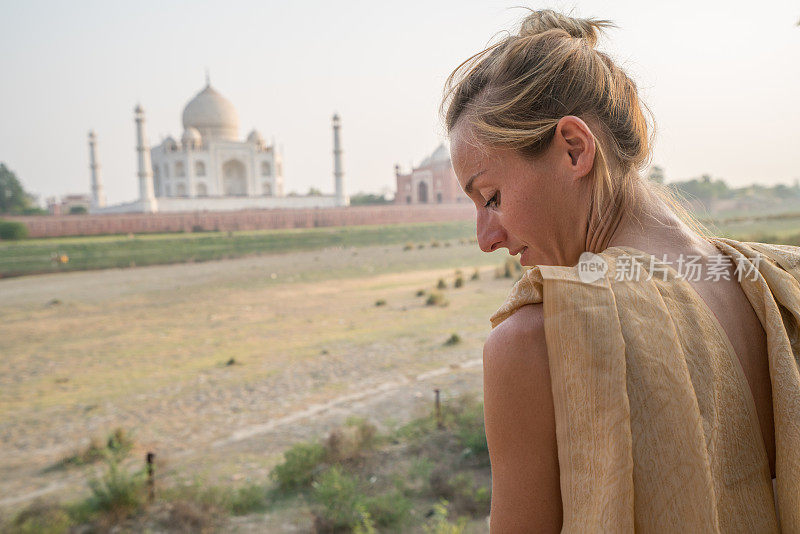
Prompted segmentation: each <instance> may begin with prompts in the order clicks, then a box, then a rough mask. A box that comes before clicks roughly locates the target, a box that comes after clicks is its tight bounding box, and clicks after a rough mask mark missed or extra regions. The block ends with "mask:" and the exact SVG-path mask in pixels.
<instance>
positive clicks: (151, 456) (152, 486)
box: [146, 452, 156, 503]
mask: <svg viewBox="0 0 800 534" xmlns="http://www.w3.org/2000/svg"><path fill="white" fill-rule="evenodd" d="M155 457H156V455H155V453H152V452H148V453H147V459H146V462H147V499H148V500H149V501H150V502H151V503H152V502H153V501H154V500H155V498H156V480H155V474H154V472H153V460H155Z"/></svg>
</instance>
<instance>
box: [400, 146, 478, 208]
mask: <svg viewBox="0 0 800 534" xmlns="http://www.w3.org/2000/svg"><path fill="white" fill-rule="evenodd" d="M394 169H395V177H396V178H397V193H396V194H395V197H394V202H395V204H454V203H466V202H469V199H468V198H467V197H466V195H464V192H463V191H461V186H459V185H458V180H457V179H456V173H455V172H454V171H453V165H452V164H451V163H450V151H449V150H448V149H447V147H446V146H445V145H444V144H441V145H439V147H438V148H437V149H436V150H434V151H433V154H431V155H430V156H428V157H427V158H425V159H424V160H422V162H421V163H420V164H419V166H418V167H415V168H413V169H411V172H410V173H408V174H402V173H401V172H400V166H399V165H396V166H395V168H394Z"/></svg>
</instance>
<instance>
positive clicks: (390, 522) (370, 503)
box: [364, 491, 411, 528]
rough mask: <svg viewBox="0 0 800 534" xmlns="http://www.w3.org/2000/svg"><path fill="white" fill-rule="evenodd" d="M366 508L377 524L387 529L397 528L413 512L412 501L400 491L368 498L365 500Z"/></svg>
mask: <svg viewBox="0 0 800 534" xmlns="http://www.w3.org/2000/svg"><path fill="white" fill-rule="evenodd" d="M364 506H365V508H366V509H367V513H368V514H369V517H370V518H371V519H372V520H373V521H374V522H375V524H377V525H378V526H379V527H384V528H386V527H393V526H397V525H399V524H401V523H402V522H403V521H404V520H405V519H406V517H407V516H408V512H409V510H411V501H410V500H408V498H407V497H405V496H404V495H403V494H402V493H401V492H400V491H392V492H389V493H384V494H382V495H377V496H375V497H367V498H366V499H364Z"/></svg>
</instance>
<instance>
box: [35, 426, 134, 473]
mask: <svg viewBox="0 0 800 534" xmlns="http://www.w3.org/2000/svg"><path fill="white" fill-rule="evenodd" d="M133 445H134V441H133V437H132V436H131V435H130V434H129V433H128V432H127V431H126V430H125V429H124V428H121V427H118V428H115V429H114V431H113V432H111V434H109V435H108V437H107V438H106V440H105V441H104V442H103V441H101V440H100V439H98V438H96V437H95V438H92V439H91V441H90V442H89V445H88V446H87V447H86V448H85V449H84V450H82V451H80V452H77V453H75V454H73V455H71V456H67V457H66V458H64V459H63V460H61V461H60V462H58V463H57V464H55V465H54V466H53V467H52V468H49V469H59V468H65V467H80V466H83V465H87V464H91V463H95V462H97V461H99V460H104V459H106V460H115V461H120V460H122V459H123V458H125V457H126V456H127V455H128V454H129V453H130V451H131V449H132V448H133Z"/></svg>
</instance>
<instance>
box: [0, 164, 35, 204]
mask: <svg viewBox="0 0 800 534" xmlns="http://www.w3.org/2000/svg"><path fill="white" fill-rule="evenodd" d="M32 208H35V206H34V205H33V198H32V197H31V195H29V194H28V193H26V192H25V190H24V189H23V188H22V184H21V183H20V182H19V180H18V179H17V175H16V174H14V172H13V171H12V170H11V169H9V168H8V167H6V164H5V163H0V213H17V214H24V213H26V212H27V211H29V210H31V209H32Z"/></svg>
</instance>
